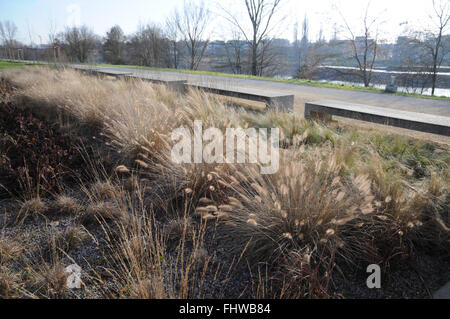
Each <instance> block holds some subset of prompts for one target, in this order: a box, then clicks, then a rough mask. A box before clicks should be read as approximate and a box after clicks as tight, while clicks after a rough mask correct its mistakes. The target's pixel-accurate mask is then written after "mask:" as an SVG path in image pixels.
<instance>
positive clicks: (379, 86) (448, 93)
mask: <svg viewBox="0 0 450 319" xmlns="http://www.w3.org/2000/svg"><path fill="white" fill-rule="evenodd" d="M320 82H329V83H335V84H352V85H357V86H361V87H364V84H363V83H355V82H345V81H329V80H320ZM373 87H375V88H377V89H382V90H384V89H385V88H386V86H385V85H382V84H375V85H373ZM398 91H399V92H405V93H417V94H420V93H421V92H420V90H418V91H417V92H414V91H412V90H411V88H405V87H398ZM422 95H431V88H426V89H425V90H424V91H423V92H422ZM434 95H435V96H446V97H450V88H449V89H439V88H436V89H435V90H434Z"/></svg>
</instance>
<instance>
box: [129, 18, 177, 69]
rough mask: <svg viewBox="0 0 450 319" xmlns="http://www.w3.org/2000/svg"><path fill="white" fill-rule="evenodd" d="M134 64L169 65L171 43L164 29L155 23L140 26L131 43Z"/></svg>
mask: <svg viewBox="0 0 450 319" xmlns="http://www.w3.org/2000/svg"><path fill="white" fill-rule="evenodd" d="M129 47H130V51H131V52H130V53H131V59H132V61H131V62H132V63H133V64H138V65H144V66H152V67H162V66H164V67H167V66H170V65H169V62H168V61H169V54H168V52H169V43H168V41H167V39H166V38H165V37H164V35H163V31H162V30H161V29H160V28H159V27H157V26H155V25H146V26H140V27H139V30H138V32H136V33H135V34H134V35H133V36H132V37H131V40H130V43H129Z"/></svg>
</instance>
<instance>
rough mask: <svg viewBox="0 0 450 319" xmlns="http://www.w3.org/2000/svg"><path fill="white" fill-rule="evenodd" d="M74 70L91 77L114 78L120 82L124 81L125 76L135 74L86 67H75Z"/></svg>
mask: <svg viewBox="0 0 450 319" xmlns="http://www.w3.org/2000/svg"><path fill="white" fill-rule="evenodd" d="M74 69H75V70H78V71H81V72H83V73H87V74H91V75H100V76H102V75H104V76H112V77H115V78H116V79H118V80H121V79H124V78H125V76H128V75H131V74H133V73H131V72H126V71H115V70H102V69H96V68H89V67H84V66H75V67H74Z"/></svg>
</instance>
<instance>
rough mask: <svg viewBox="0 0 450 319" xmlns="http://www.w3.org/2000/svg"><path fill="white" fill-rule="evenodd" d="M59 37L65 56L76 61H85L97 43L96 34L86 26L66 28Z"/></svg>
mask: <svg viewBox="0 0 450 319" xmlns="http://www.w3.org/2000/svg"><path fill="white" fill-rule="evenodd" d="M60 38H61V40H60V41H61V42H62V47H63V50H64V51H65V53H66V55H67V57H69V58H70V59H71V60H75V61H78V62H87V60H88V57H89V54H90V51H92V50H94V49H95V48H96V45H97V43H98V38H97V36H96V35H95V34H94V32H93V31H92V30H90V29H89V28H88V27H86V26H82V27H72V28H67V29H66V31H65V32H63V33H62V34H61V35H60Z"/></svg>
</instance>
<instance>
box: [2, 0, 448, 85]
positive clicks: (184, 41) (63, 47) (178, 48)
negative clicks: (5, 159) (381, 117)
mask: <svg viewBox="0 0 450 319" xmlns="http://www.w3.org/2000/svg"><path fill="white" fill-rule="evenodd" d="M239 1H240V2H241V5H242V6H241V9H244V12H245V15H244V18H242V17H241V16H240V15H237V14H236V12H232V11H229V10H228V9H225V8H222V7H221V8H220V9H221V10H220V11H221V13H220V15H221V16H222V17H223V18H225V20H226V21H227V22H228V29H227V30H228V31H229V34H230V35H229V36H230V37H231V38H232V40H229V41H225V42H223V50H222V51H223V56H224V60H225V64H226V66H227V69H229V70H231V71H232V72H234V73H246V74H251V75H273V74H274V73H275V71H276V70H278V69H279V68H280V63H282V62H283V61H281V60H282V59H279V56H280V49H279V46H277V45H276V44H275V42H276V39H275V34H276V32H274V30H275V28H276V27H277V26H280V25H282V24H283V23H284V22H285V19H284V17H283V16H282V15H281V12H282V10H280V9H281V6H282V3H283V1H284V0H239ZM336 9H337V10H336V11H337V12H340V11H339V9H338V8H336ZM241 12H242V10H241ZM340 16H341V28H340V29H341V30H340V31H341V34H343V35H344V37H345V40H341V41H338V40H337V39H336V38H335V39H334V40H332V41H330V42H326V41H325V40H324V39H323V37H322V36H319V39H318V40H317V41H314V42H313V41H311V39H310V38H309V22H308V18H307V17H306V16H305V19H304V21H303V24H302V28H301V32H302V34H301V36H300V37H299V36H298V33H299V32H298V27H296V31H295V34H296V35H295V44H294V46H295V60H296V63H297V65H298V67H297V72H296V76H297V77H301V78H311V77H312V76H313V75H314V73H315V72H316V71H317V69H318V67H319V66H321V65H322V64H323V62H324V61H325V60H327V59H330V56H331V55H332V54H334V53H332V52H334V51H333V50H334V49H335V48H336V47H338V48H339V50H340V51H341V52H339V53H340V54H342V55H345V56H348V57H350V58H351V60H352V61H353V62H352V65H353V66H355V67H356V72H355V70H352V71H342V72H352V74H354V75H355V76H357V77H359V78H360V80H361V82H362V83H364V85H365V86H369V85H371V83H372V77H373V69H374V66H375V65H376V63H377V60H378V59H380V57H382V56H383V54H384V53H383V52H382V50H380V45H381V44H382V41H381V40H380V38H381V37H380V30H381V28H380V26H381V25H382V24H383V22H384V21H383V19H382V17H383V13H380V14H375V15H374V14H373V12H372V10H371V7H370V3H369V4H368V5H367V8H366V10H365V13H364V15H363V19H362V20H361V21H360V24H359V25H357V26H355V25H354V24H350V23H348V21H347V19H346V17H345V16H344V15H343V14H342V13H340ZM213 19H214V17H213V14H212V13H211V11H210V10H209V9H208V8H207V7H206V6H205V4H204V3H203V2H201V3H199V4H197V3H194V2H189V1H188V2H185V3H184V5H183V6H182V7H181V8H179V9H176V10H175V11H174V12H173V13H172V14H171V15H170V16H169V17H168V18H167V20H166V23H165V24H164V25H163V26H157V25H151V24H148V25H142V26H140V27H139V28H138V31H137V32H135V33H134V34H132V35H129V36H127V35H125V34H124V32H123V31H122V29H121V28H120V27H119V26H114V27H112V28H111V29H110V30H109V31H108V32H107V34H106V37H105V38H103V39H101V38H100V37H99V36H97V35H96V34H95V33H94V32H93V31H92V30H90V29H89V28H87V27H86V26H82V27H73V28H67V29H66V30H65V31H64V32H62V33H59V34H55V33H54V32H52V33H51V34H50V36H49V42H50V47H51V48H53V55H54V56H56V55H58V57H59V58H61V56H65V57H66V59H67V60H68V61H72V62H75V61H77V62H90V61H89V60H90V59H92V60H93V61H92V62H96V61H95V60H98V57H97V56H96V54H98V55H100V56H101V58H102V60H103V61H105V62H108V63H112V64H136V65H143V66H155V67H170V68H187V69H191V70H196V69H198V68H199V67H200V66H201V65H202V63H203V62H204V60H205V55H206V52H207V51H208V46H209V45H210V34H209V28H208V26H209V25H210V22H211V21H212V20H213ZM431 21H432V23H433V28H432V29H431V28H430V29H423V30H420V31H412V32H410V33H409V34H408V36H407V37H405V39H407V42H408V43H407V46H408V47H409V48H411V47H414V49H413V50H411V49H408V52H407V54H405V56H406V57H408V56H409V58H405V59H403V61H402V63H403V64H404V65H408V66H410V67H411V68H415V69H420V70H421V71H424V70H425V71H424V72H423V74H424V75H425V74H426V75H427V76H428V75H429V79H430V82H431V86H432V89H433V94H434V91H435V87H436V80H437V73H438V70H439V67H440V66H441V64H442V62H443V60H444V58H445V56H446V55H447V54H448V52H450V46H449V45H448V42H449V41H448V35H446V34H447V32H448V31H449V27H450V5H449V2H448V1H447V0H442V1H435V0H433V16H432V17H431ZM16 35H17V27H16V26H15V25H14V23H12V22H5V23H0V37H1V40H2V43H3V48H4V50H5V52H6V53H8V50H11V48H14V47H18V46H19V44H18V43H17V41H16V40H15V39H16ZM445 39H447V41H444V40H445ZM333 45H335V48H334V49H333V48H330V46H333ZM208 62H211V61H208ZM422 78H423V77H422Z"/></svg>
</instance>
